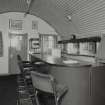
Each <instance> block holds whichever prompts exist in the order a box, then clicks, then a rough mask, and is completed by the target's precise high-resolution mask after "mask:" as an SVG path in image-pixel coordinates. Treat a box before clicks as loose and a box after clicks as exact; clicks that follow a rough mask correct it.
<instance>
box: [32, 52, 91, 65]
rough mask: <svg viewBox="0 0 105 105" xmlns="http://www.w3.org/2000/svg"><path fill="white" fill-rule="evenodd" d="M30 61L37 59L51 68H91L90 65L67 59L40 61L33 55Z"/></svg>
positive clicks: (50, 58) (47, 58)
mask: <svg viewBox="0 0 105 105" xmlns="http://www.w3.org/2000/svg"><path fill="white" fill-rule="evenodd" d="M31 57H32V59H37V60H39V63H40V61H43V62H45V63H47V64H49V65H53V66H65V67H81V66H91V63H89V62H84V61H79V60H74V59H70V58H69V59H68V58H64V57H61V58H54V57H43V58H42V59H40V58H37V57H36V56H35V55H34V54H33V55H32V56H31Z"/></svg>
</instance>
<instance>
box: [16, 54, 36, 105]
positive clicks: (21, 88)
mask: <svg viewBox="0 0 105 105" xmlns="http://www.w3.org/2000/svg"><path fill="white" fill-rule="evenodd" d="M17 63H18V66H19V69H20V71H21V74H20V75H18V78H17V82H18V96H19V105H23V104H25V105H36V100H35V94H34V88H33V85H32V80H31V75H30V70H31V69H32V64H31V62H29V61H22V59H21V56H20V55H17Z"/></svg>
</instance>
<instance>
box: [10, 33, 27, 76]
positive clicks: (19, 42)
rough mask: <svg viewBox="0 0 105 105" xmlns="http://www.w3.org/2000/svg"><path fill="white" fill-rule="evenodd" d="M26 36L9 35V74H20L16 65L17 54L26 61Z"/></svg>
mask: <svg viewBox="0 0 105 105" xmlns="http://www.w3.org/2000/svg"><path fill="white" fill-rule="evenodd" d="M27 39H28V35H27V34H12V33H9V42H10V44H9V73H10V74H17V73H19V72H20V70H19V67H18V64H17V54H19V55H20V56H21V57H22V59H23V60H26V59H27Z"/></svg>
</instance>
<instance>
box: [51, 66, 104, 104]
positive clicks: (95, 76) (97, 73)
mask: <svg viewBox="0 0 105 105" xmlns="http://www.w3.org/2000/svg"><path fill="white" fill-rule="evenodd" d="M51 73H52V75H53V76H54V77H55V78H56V79H57V81H58V82H60V83H62V84H65V85H67V86H68V88H69V91H68V93H67V94H66V96H65V97H64V100H63V102H62V105H105V66H97V67H91V66H90V67H85V66H84V67H83V66H82V67H75V66H74V67H60V66H56V67H52V70H51Z"/></svg>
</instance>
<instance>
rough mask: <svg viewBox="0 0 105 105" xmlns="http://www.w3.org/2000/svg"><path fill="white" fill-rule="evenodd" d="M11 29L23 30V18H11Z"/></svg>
mask: <svg viewBox="0 0 105 105" xmlns="http://www.w3.org/2000/svg"><path fill="white" fill-rule="evenodd" d="M9 29H10V30H22V29H23V20H14V19H9Z"/></svg>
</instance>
